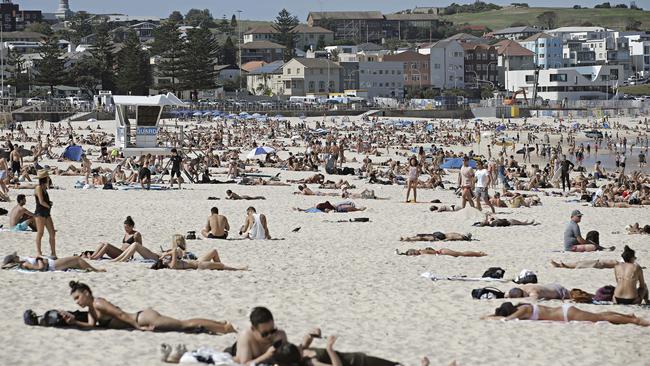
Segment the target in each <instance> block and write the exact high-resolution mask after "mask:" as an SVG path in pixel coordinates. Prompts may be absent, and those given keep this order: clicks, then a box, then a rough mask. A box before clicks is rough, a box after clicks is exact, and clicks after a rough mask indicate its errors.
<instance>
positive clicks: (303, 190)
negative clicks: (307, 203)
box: [293, 184, 338, 197]
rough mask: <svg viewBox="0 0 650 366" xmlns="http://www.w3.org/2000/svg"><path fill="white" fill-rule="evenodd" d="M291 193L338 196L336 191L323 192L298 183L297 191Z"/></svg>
mask: <svg viewBox="0 0 650 366" xmlns="http://www.w3.org/2000/svg"><path fill="white" fill-rule="evenodd" d="M293 194H301V195H303V196H332V197H336V196H338V194H337V193H325V192H320V191H313V190H311V189H310V188H309V187H307V186H306V185H302V184H300V185H298V192H293Z"/></svg>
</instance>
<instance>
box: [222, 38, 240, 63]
mask: <svg viewBox="0 0 650 366" xmlns="http://www.w3.org/2000/svg"><path fill="white" fill-rule="evenodd" d="M219 61H220V62H221V63H222V64H224V65H237V48H236V47H235V44H234V43H232V39H231V38H230V37H228V38H226V41H225V42H224V44H223V46H222V47H221V58H220V59H219Z"/></svg>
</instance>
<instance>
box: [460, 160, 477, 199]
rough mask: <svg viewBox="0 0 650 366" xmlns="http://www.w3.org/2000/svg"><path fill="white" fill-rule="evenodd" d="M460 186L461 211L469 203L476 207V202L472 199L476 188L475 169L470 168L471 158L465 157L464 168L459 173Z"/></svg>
mask: <svg viewBox="0 0 650 366" xmlns="http://www.w3.org/2000/svg"><path fill="white" fill-rule="evenodd" d="M458 186H459V187H460V190H461V191H460V192H461V193H460V194H461V198H462V200H461V209H462V208H465V206H466V205H467V203H468V202H469V205H470V206H472V207H474V200H473V199H472V187H473V186H474V169H472V167H471V166H469V157H468V156H464V157H463V166H462V167H461V168H460V172H459V173H458Z"/></svg>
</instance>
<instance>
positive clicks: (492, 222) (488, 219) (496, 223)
mask: <svg viewBox="0 0 650 366" xmlns="http://www.w3.org/2000/svg"><path fill="white" fill-rule="evenodd" d="M528 225H533V226H537V225H539V223H538V222H535V220H532V221H519V220H515V219H499V218H496V217H494V216H485V220H483V221H481V222H475V223H474V224H472V226H478V227H484V226H490V227H505V226H528Z"/></svg>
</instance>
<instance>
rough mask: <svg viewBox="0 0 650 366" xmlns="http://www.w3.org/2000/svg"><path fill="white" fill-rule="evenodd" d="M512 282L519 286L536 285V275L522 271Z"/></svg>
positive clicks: (525, 270)
mask: <svg viewBox="0 0 650 366" xmlns="http://www.w3.org/2000/svg"><path fill="white" fill-rule="evenodd" d="M514 282H515V283H517V284H519V285H525V284H527V283H537V275H536V274H535V273H534V272H533V271H529V270H527V269H524V270H523V271H521V273H519V276H517V277H516V278H515V279H514Z"/></svg>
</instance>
